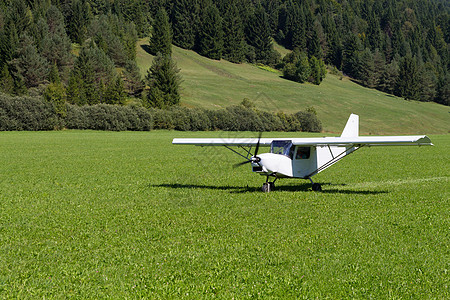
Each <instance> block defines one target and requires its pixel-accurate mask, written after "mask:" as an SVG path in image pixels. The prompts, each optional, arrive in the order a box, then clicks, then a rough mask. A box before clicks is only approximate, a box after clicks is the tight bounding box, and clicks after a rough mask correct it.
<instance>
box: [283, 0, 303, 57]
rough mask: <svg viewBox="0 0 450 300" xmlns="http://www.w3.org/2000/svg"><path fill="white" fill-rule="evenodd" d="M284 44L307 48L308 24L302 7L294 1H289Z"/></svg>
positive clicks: (290, 47)
mask: <svg viewBox="0 0 450 300" xmlns="http://www.w3.org/2000/svg"><path fill="white" fill-rule="evenodd" d="M285 18H286V24H285V28H284V31H285V32H286V34H285V39H284V45H286V47H287V48H289V49H295V48H298V49H301V50H305V49H306V26H305V16H304V14H303V10H302V8H301V7H300V6H299V5H297V4H294V3H293V2H292V1H288V2H287V8H286V17H285Z"/></svg>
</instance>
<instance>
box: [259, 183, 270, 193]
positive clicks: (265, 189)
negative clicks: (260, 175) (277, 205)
mask: <svg viewBox="0 0 450 300" xmlns="http://www.w3.org/2000/svg"><path fill="white" fill-rule="evenodd" d="M261 191H263V192H264V193H268V192H270V184H269V183H267V182H266V183H263V185H262V188H261Z"/></svg>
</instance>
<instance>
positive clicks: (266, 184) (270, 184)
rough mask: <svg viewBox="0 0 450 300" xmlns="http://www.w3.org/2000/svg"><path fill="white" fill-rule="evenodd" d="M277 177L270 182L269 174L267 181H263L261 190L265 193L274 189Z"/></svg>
mask: <svg viewBox="0 0 450 300" xmlns="http://www.w3.org/2000/svg"><path fill="white" fill-rule="evenodd" d="M277 179H278V178H277V177H275V180H274V181H272V182H269V176H267V179H266V182H264V183H263V185H262V188H261V191H263V192H264V193H268V192H270V191H272V190H273V189H274V188H275V181H277Z"/></svg>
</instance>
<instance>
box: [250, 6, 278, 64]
mask: <svg viewBox="0 0 450 300" xmlns="http://www.w3.org/2000/svg"><path fill="white" fill-rule="evenodd" d="M245 33H246V37H247V42H248V43H249V45H250V46H251V47H252V48H253V49H254V53H255V60H256V62H261V63H267V62H269V61H270V60H271V58H272V52H273V47H272V36H271V29H270V24H269V20H268V17H267V13H266V12H265V10H264V8H263V7H262V6H259V7H257V8H256V9H255V11H254V13H253V14H252V15H251V16H250V18H249V20H248V22H247V27H246V29H245Z"/></svg>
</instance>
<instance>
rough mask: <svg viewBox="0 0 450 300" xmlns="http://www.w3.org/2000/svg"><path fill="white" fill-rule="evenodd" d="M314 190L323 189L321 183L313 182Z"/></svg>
mask: <svg viewBox="0 0 450 300" xmlns="http://www.w3.org/2000/svg"><path fill="white" fill-rule="evenodd" d="M312 190H313V191H314V192H320V191H322V186H321V185H320V183H313V185H312Z"/></svg>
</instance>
